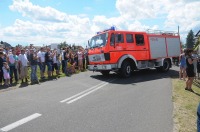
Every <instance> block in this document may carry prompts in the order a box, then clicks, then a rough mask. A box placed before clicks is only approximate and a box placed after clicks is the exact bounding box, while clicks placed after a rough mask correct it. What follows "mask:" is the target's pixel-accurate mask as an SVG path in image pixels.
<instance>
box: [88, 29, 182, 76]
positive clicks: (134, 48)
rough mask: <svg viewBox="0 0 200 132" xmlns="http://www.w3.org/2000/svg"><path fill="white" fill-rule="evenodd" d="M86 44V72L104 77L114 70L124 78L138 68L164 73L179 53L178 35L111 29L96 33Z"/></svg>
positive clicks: (173, 33)
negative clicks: (89, 71) (100, 74)
mask: <svg viewBox="0 0 200 132" xmlns="http://www.w3.org/2000/svg"><path fill="white" fill-rule="evenodd" d="M88 45H89V47H90V49H89V50H88V58H89V65H88V69H89V70H91V71H98V72H101V73H102V74H103V75H108V74H109V72H110V71H115V72H117V73H119V74H120V75H122V76H123V77H130V75H131V73H132V72H133V71H135V70H140V69H149V68H156V69H157V70H159V71H163V72H166V71H168V70H169V68H171V66H172V58H174V57H178V56H179V55H180V52H181V43H180V36H179V35H178V33H175V32H163V31H151V30H148V31H147V32H134V31H118V30H115V28H114V27H111V28H110V29H108V30H104V31H102V32H98V33H97V35H95V36H94V37H92V38H91V39H90V40H89V41H88Z"/></svg>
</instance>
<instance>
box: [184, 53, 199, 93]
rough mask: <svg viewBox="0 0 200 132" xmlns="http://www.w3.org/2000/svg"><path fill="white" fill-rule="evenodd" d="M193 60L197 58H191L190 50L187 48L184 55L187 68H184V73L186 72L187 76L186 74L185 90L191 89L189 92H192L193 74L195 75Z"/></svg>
mask: <svg viewBox="0 0 200 132" xmlns="http://www.w3.org/2000/svg"><path fill="white" fill-rule="evenodd" d="M194 60H197V59H192V50H187V56H186V64H187V68H186V73H187V76H188V80H187V81H186V88H185V90H188V91H191V92H194V91H193V90H192V83H193V80H194V76H195V73H194V65H193V62H194Z"/></svg>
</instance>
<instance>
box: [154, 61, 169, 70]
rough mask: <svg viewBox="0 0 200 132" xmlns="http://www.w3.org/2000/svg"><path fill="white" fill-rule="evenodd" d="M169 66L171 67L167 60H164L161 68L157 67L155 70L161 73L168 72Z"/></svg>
mask: <svg viewBox="0 0 200 132" xmlns="http://www.w3.org/2000/svg"><path fill="white" fill-rule="evenodd" d="M170 65H171V64H170V61H169V59H165V60H164V61H163V66H161V67H158V68H157V70H158V71H161V72H167V71H169V68H170Z"/></svg>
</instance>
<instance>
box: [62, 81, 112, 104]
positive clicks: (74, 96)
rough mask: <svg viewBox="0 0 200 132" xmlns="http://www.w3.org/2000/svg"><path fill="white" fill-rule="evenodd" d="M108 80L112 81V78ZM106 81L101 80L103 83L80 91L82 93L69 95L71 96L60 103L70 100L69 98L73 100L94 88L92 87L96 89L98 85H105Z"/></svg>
mask: <svg viewBox="0 0 200 132" xmlns="http://www.w3.org/2000/svg"><path fill="white" fill-rule="evenodd" d="M107 81H110V79H109V80H107ZM105 83H106V82H101V83H99V84H97V85H95V86H93V87H91V88H89V89H86V90H84V91H82V92H80V93H78V94H76V95H73V96H71V97H69V98H67V99H64V100H62V101H60V103H64V102H67V101H69V100H71V99H73V98H76V97H78V96H80V95H82V94H84V93H86V92H88V91H90V90H92V89H95V88H96V87H98V86H100V85H103V84H105Z"/></svg>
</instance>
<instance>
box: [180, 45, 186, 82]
mask: <svg viewBox="0 0 200 132" xmlns="http://www.w3.org/2000/svg"><path fill="white" fill-rule="evenodd" d="M185 52H186V50H185V49H184V50H183V53H182V54H181V55H180V56H179V60H180V64H179V66H180V71H179V79H181V78H182V76H183V80H184V81H185V78H186V66H187V65H186V57H185Z"/></svg>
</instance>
